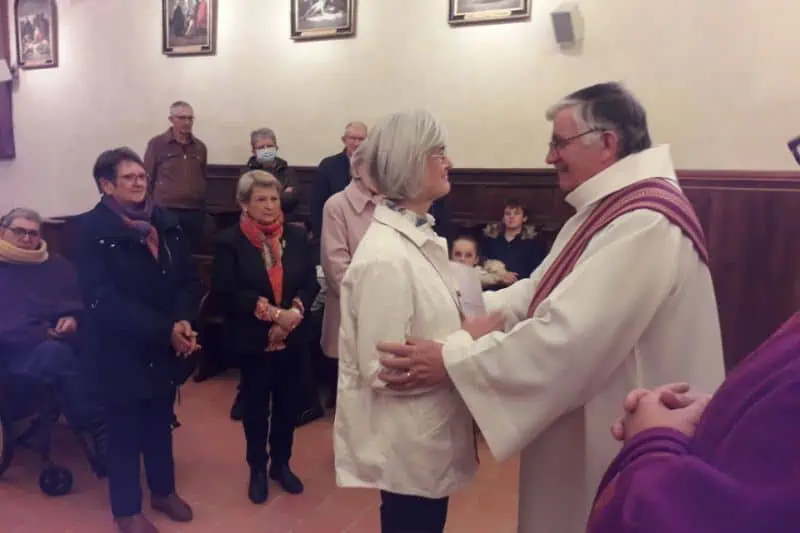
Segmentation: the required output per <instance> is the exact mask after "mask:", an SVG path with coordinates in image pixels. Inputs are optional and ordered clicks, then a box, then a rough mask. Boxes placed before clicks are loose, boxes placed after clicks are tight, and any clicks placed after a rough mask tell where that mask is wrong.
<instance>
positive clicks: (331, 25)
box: [290, 0, 392, 40]
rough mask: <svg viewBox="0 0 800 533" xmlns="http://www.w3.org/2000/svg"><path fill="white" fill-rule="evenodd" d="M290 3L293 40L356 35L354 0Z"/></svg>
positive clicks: (311, 0) (304, 0) (297, 0)
mask: <svg viewBox="0 0 800 533" xmlns="http://www.w3.org/2000/svg"><path fill="white" fill-rule="evenodd" d="M387 1H392V0H387ZM290 2H291V3H292V39H294V40H309V39H330V38H332V37H349V36H352V35H355V33H356V0H290Z"/></svg>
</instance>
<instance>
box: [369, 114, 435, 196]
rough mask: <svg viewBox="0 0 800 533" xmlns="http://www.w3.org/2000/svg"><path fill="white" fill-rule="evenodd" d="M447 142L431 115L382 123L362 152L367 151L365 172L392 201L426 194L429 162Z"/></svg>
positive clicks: (390, 118) (406, 116)
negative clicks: (425, 180)
mask: <svg viewBox="0 0 800 533" xmlns="http://www.w3.org/2000/svg"><path fill="white" fill-rule="evenodd" d="M446 141H447V135H446V133H445V130H444V127H443V126H442V125H441V124H440V123H439V121H438V120H436V118H435V117H434V116H433V115H432V114H431V113H429V112H428V111H423V110H418V111H404V112H400V113H394V114H392V115H389V116H388V117H384V118H383V119H381V120H379V121H378V123H377V124H375V126H373V127H372V130H371V131H370V132H369V135H368V136H367V140H366V141H365V142H364V143H363V144H362V145H361V146H360V147H359V148H361V147H363V149H362V150H361V151H362V154H361V156H362V157H363V164H364V169H365V171H366V173H367V175H368V176H369V177H370V179H371V180H372V183H373V185H374V186H375V188H376V189H377V191H378V192H379V193H381V194H382V195H384V196H385V197H386V198H388V199H390V200H395V201H404V200H411V199H413V198H415V197H417V196H418V195H419V193H420V192H421V191H422V184H423V180H424V178H425V165H426V163H427V159H428V157H429V156H430V155H431V153H432V152H434V151H435V150H438V149H442V148H444V147H445V145H446ZM365 145H366V146H365Z"/></svg>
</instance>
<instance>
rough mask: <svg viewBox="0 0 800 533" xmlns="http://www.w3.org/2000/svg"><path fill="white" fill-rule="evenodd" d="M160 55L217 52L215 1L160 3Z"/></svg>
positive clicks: (177, 0)
mask: <svg viewBox="0 0 800 533" xmlns="http://www.w3.org/2000/svg"><path fill="white" fill-rule="evenodd" d="M162 10H163V13H162V23H161V25H162V28H163V30H162V33H163V35H164V37H163V51H164V55H168V56H198V55H211V54H214V53H215V52H216V51H217V48H216V46H217V45H216V40H217V0H162Z"/></svg>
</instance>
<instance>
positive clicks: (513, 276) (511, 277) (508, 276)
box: [503, 272, 519, 285]
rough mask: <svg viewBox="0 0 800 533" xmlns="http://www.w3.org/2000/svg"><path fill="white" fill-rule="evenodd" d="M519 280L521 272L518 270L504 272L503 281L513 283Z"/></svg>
mask: <svg viewBox="0 0 800 533" xmlns="http://www.w3.org/2000/svg"><path fill="white" fill-rule="evenodd" d="M517 281H519V274H517V273H516V272H506V273H505V274H503V283H505V284H506V285H513V284H514V283H516V282H517Z"/></svg>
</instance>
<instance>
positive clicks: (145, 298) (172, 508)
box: [77, 148, 201, 533]
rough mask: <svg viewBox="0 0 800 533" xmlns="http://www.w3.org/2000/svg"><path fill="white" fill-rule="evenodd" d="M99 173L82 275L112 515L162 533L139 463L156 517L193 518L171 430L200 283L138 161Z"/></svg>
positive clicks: (87, 220) (131, 528)
mask: <svg viewBox="0 0 800 533" xmlns="http://www.w3.org/2000/svg"><path fill="white" fill-rule="evenodd" d="M93 174H94V179H95V181H96V182H97V187H98V189H99V190H100V192H101V193H102V195H103V196H102V198H101V200H100V202H99V203H98V204H97V205H96V206H95V208H94V209H92V210H91V211H90V212H88V213H86V214H85V215H83V216H82V217H81V226H80V230H79V238H78V244H79V254H78V262H77V266H78V276H79V279H80V285H81V291H82V294H83V300H84V304H85V305H86V308H87V315H86V327H85V329H84V332H85V333H86V340H87V353H88V357H89V361H90V367H91V369H92V371H93V372H94V374H95V376H94V377H95V379H94V382H95V383H96V385H97V386H98V389H99V393H100V396H101V398H102V399H103V400H104V403H105V405H106V407H107V409H108V434H109V438H108V486H109V493H110V499H111V510H112V513H113V515H114V519H115V520H116V522H117V527H118V528H119V531H120V532H121V533H157V530H156V528H155V526H153V524H152V523H151V522H150V521H149V520H148V519H147V518H145V517H144V516H143V515H142V492H141V488H140V484H139V478H140V461H141V459H142V458H144V466H145V472H146V474H147V484H148V487H149V489H150V501H151V505H152V507H153V509H154V510H156V511H159V512H161V513H164V514H166V515H167V516H168V517H169V518H171V519H172V520H174V521H178V522H188V521H190V520H191V519H192V509H191V508H190V507H189V505H188V504H187V503H186V502H184V501H183V500H182V499H181V498H180V497H179V496H178V495H177V494H176V493H175V464H174V460H173V454H172V435H171V423H172V419H173V407H172V406H173V399H174V397H175V391H176V388H177V387H178V386H179V385H180V384H182V383H183V382H184V381H185V380H186V378H187V377H188V374H189V372H190V369H191V363H190V362H189V361H187V356H188V355H190V354H191V353H192V352H194V351H195V350H196V349H197V348H198V345H197V341H196V336H197V334H196V333H195V331H194V330H193V328H192V326H191V323H190V321H191V320H193V319H194V318H195V317H196V314H197V310H198V307H199V301H200V290H201V289H200V282H199V279H198V277H197V274H196V269H195V266H194V264H193V262H192V258H191V251H190V248H189V244H188V242H187V239H186V238H185V236H184V233H183V231H182V230H181V228H180V226H179V225H178V221H177V219H175V218H174V217H173V216H172V215H171V214H169V213H168V212H167V211H165V210H164V209H162V208H160V207H158V206H156V205H154V204H153V201H152V199H151V198H150V196H149V194H148V192H147V191H148V180H149V176H148V175H147V174H146V172H145V170H144V165H143V164H142V160H141V159H140V158H139V156H138V155H137V154H136V153H135V152H133V151H132V150H130V149H129V148H117V149H114V150H108V151H106V152H103V153H102V154H100V157H98V159H97V162H96V163H95V166H94V172H93Z"/></svg>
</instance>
